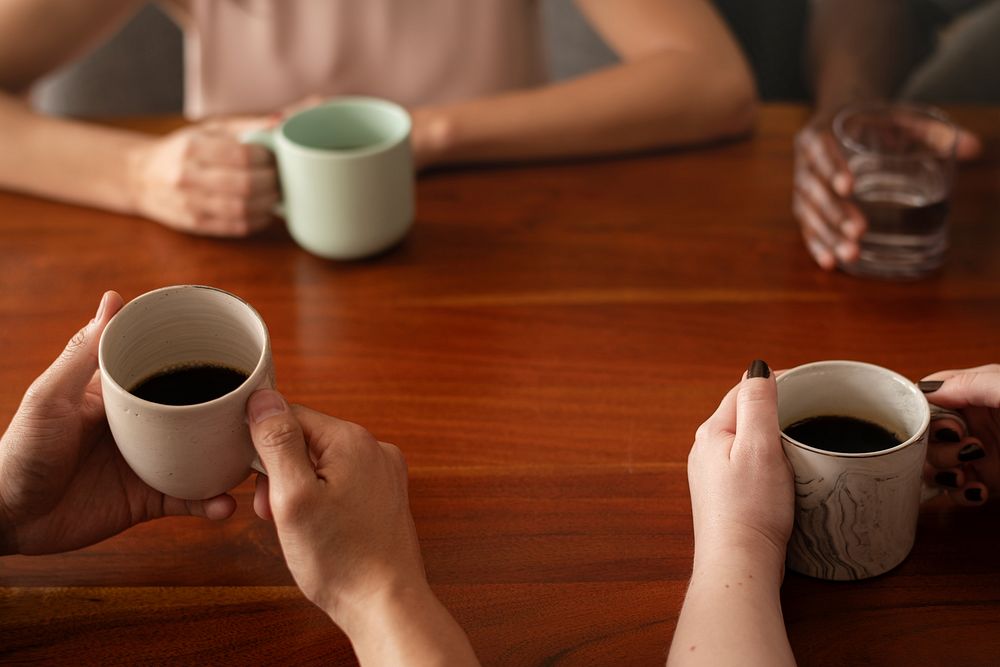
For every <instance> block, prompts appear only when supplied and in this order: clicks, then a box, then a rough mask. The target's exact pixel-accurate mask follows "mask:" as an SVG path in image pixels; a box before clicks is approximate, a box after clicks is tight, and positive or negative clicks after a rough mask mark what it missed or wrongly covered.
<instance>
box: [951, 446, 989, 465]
mask: <svg viewBox="0 0 1000 667" xmlns="http://www.w3.org/2000/svg"><path fill="white" fill-rule="evenodd" d="M984 456H986V450H985V449H983V448H982V447H980V446H979V445H966V446H965V447H962V449H960V450H959V452H958V460H959V461H962V462H963V463H968V462H969V461H978V460H979V459H981V458H983V457H984Z"/></svg>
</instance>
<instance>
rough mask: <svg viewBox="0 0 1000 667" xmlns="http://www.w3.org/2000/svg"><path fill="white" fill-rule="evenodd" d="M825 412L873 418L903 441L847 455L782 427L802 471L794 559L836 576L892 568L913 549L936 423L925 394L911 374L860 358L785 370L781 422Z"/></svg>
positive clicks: (802, 567) (799, 568)
mask: <svg viewBox="0 0 1000 667" xmlns="http://www.w3.org/2000/svg"><path fill="white" fill-rule="evenodd" d="M820 415H843V416H851V417H857V418H860V419H866V420H868V421H873V422H875V423H878V424H881V425H883V426H885V427H887V428H889V429H890V430H893V431H894V432H896V433H897V434H898V435H900V436H901V437H902V438H903V442H902V443H901V444H900V445H898V446H896V447H893V448H891V449H887V450H883V451H881V452H870V453H865V454H841V453H835V452H828V451H823V450H818V449H814V448H812V447H809V446H807V445H804V444H803V443H799V442H796V441H795V440H792V439H791V438H789V437H788V436H786V435H785V434H784V433H782V446H783V447H784V450H785V454H786V456H788V459H789V461H790V462H791V464H792V468H793V469H794V471H795V528H794V530H793V532H792V537H791V540H790V541H789V545H788V567H789V568H790V569H792V570H794V571H796V572H799V573H802V574H806V575H809V576H813V577H818V578H821V579H834V580H852V579H865V578H868V577H874V576H877V575H880V574H883V573H885V572H888V571H889V570H891V569H892V568H894V567H895V566H896V565H898V564H899V563H901V562H902V561H903V560H904V559H905V558H906V556H907V555H908V554H909V552H910V549H911V548H912V547H913V542H914V539H915V535H916V526H917V516H918V511H919V506H920V497H921V473H922V469H923V463H924V458H925V455H926V452H927V429H928V425H929V423H930V410H929V408H928V405H927V400H926V399H925V398H924V397H923V395H922V394H921V393H920V392H919V390H917V388H916V387H915V385H913V383H912V382H909V381H908V380H907V379H906V378H904V377H902V376H900V375H897V374H896V373H893V372H892V371H889V370H887V369H884V368H880V367H878V366H873V365H871V364H863V363H859V362H851V361H828V362H817V363H814V364H806V365H805V366H799V367H798V368H795V369H792V370H790V371H788V372H787V373H785V374H783V375H782V376H780V377H779V378H778V420H779V423H780V425H781V427H782V428H783V429H784V428H786V427H788V426H789V425H791V424H793V423H795V422H797V421H799V420H801V419H805V418H807V417H815V416H820Z"/></svg>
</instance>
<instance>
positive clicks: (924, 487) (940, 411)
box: [920, 403, 969, 503]
mask: <svg viewBox="0 0 1000 667" xmlns="http://www.w3.org/2000/svg"><path fill="white" fill-rule="evenodd" d="M930 406H931V421H934V420H935V419H944V418H946V417H947V418H948V419H953V420H955V421H956V422H958V423H959V424H960V425H961V426H962V430H964V431H966V432H968V430H969V424H968V422H966V421H965V417H963V416H962V413H960V412H958V411H956V410H950V409H948V408H942V407H941V406H938V405H934V404H933V403H931V404H930ZM944 491H945V489H944V487H941V486H930V485H928V484H927V483H926V482H924V483H922V484H921V485H920V502H921V503H925V502H927V501H928V500H930V499H931V498H937V497H938V496H940V495H941V494H942V493H944Z"/></svg>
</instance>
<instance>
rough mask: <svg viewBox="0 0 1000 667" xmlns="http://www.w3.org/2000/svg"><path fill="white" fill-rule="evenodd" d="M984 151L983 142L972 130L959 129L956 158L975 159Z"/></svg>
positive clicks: (963, 160) (962, 160) (961, 159)
mask: <svg viewBox="0 0 1000 667" xmlns="http://www.w3.org/2000/svg"><path fill="white" fill-rule="evenodd" d="M982 152H983V142H982V141H981V140H980V139H979V137H977V136H976V135H975V134H973V133H972V132H969V131H968V130H963V129H959V131H958V139H957V140H956V143H955V158H956V159H957V160H959V161H960V162H965V161H967V160H975V159H976V158H977V157H979V155H980V153H982Z"/></svg>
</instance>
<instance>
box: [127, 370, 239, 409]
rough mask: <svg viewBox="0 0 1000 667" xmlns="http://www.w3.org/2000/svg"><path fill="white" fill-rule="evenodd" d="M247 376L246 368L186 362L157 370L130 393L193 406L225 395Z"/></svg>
mask: <svg viewBox="0 0 1000 667" xmlns="http://www.w3.org/2000/svg"><path fill="white" fill-rule="evenodd" d="M247 377H249V374H248V373H246V372H244V371H240V370H236V369H235V368H229V367H228V366H221V365H219V364H208V363H192V364H184V365H181V366H173V367H171V368H167V369H165V370H162V371H160V372H158V373H154V374H153V375H151V376H149V377H148V378H146V379H145V380H142V381H141V382H139V383H138V384H137V385H136V386H135V387H133V388H132V389H130V390H129V392H130V393H131V394H132V395H134V396H138V397H139V398H141V399H143V400H146V401H150V402H151V403H160V404H162V405H194V404H196V403H205V402H207V401H211V400H214V399H216V398H219V397H220V396H225V395H226V394H228V393H229V392H231V391H233V390H234V389H236V388H237V387H239V386H240V385H241V384H243V383H244V382H246V379H247Z"/></svg>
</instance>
